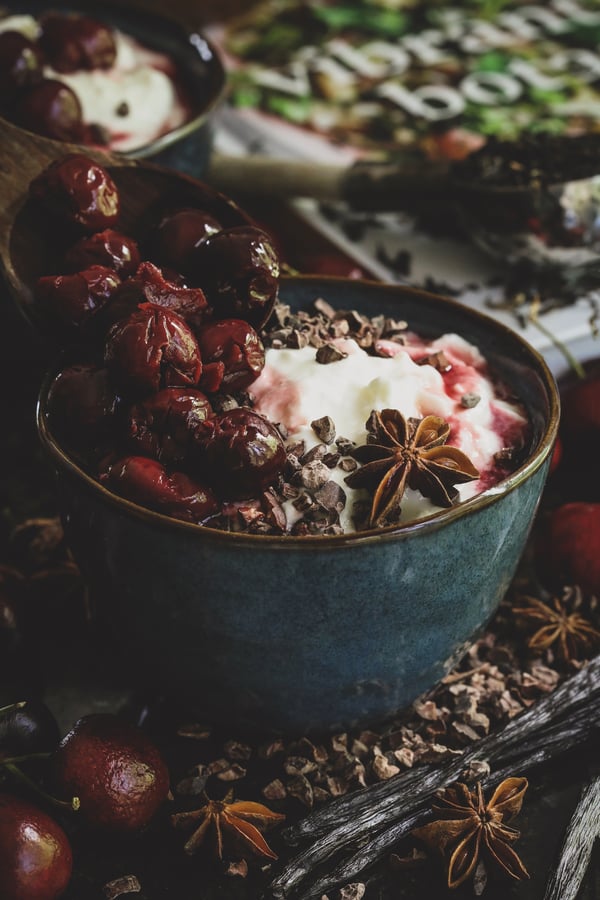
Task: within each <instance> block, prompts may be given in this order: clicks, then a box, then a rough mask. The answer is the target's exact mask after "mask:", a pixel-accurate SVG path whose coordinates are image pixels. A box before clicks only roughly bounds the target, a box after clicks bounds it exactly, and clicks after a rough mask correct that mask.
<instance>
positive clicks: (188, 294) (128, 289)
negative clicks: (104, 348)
mask: <svg viewBox="0 0 600 900" xmlns="http://www.w3.org/2000/svg"><path fill="white" fill-rule="evenodd" d="M140 303H154V304H155V305H156V306H161V307H163V308H164V309H168V310H171V311H172V312H174V313H177V314H178V315H179V316H181V317H182V318H183V319H185V321H186V322H187V323H188V324H189V325H190V326H191V327H192V329H197V328H199V327H200V326H201V325H202V324H203V322H204V321H205V320H206V317H207V302H206V297H205V296H204V293H203V291H202V290H201V289H200V288H197V287H196V288H188V287H184V286H182V285H178V284H175V283H174V282H172V281H168V280H167V279H166V278H165V277H164V275H163V273H162V272H161V270H160V269H159V268H158V267H157V266H155V265H154V264H153V263H151V262H143V263H141V265H140V266H139V267H138V269H137V271H136V273H135V276H134V277H133V278H128V279H127V281H125V282H123V285H122V286H121V287H120V289H119V290H118V291H117V293H116V295H115V297H114V303H113V304H112V305H111V310H110V314H111V316H112V318H113V321H116V320H117V319H119V318H124V317H125V316H126V315H129V314H130V313H131V312H133V310H135V309H136V308H137V307H138V306H139V305H140Z"/></svg>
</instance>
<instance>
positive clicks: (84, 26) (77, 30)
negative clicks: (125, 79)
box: [39, 12, 117, 74]
mask: <svg viewBox="0 0 600 900" xmlns="http://www.w3.org/2000/svg"><path fill="white" fill-rule="evenodd" d="M41 26H42V33H41V35H40V37H39V44H40V47H41V48H42V50H43V52H44V56H45V57H46V61H47V62H48V63H49V65H51V66H52V68H53V69H55V70H56V71H57V72H61V73H63V74H66V73H68V72H76V71H77V70H78V69H109V68H110V67H111V66H112V65H113V63H114V61H115V59H116V55H117V45H116V42H115V36H114V33H113V31H112V30H111V29H110V28H109V26H108V25H106V24H105V23H103V22H98V21H96V19H91V18H90V17H89V16H81V15H76V14H62V13H56V12H52V13H48V14H47V15H45V16H43V18H42V20H41Z"/></svg>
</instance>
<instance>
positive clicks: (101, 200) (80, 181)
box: [29, 153, 119, 231]
mask: <svg viewBox="0 0 600 900" xmlns="http://www.w3.org/2000/svg"><path fill="white" fill-rule="evenodd" d="M29 191H30V194H31V196H32V197H33V198H34V199H35V200H36V201H38V202H40V203H42V204H43V205H44V206H45V207H46V208H47V209H49V210H51V211H52V212H53V213H54V214H55V215H57V216H59V217H60V218H61V219H63V220H65V221H67V222H70V223H75V224H76V225H79V226H80V227H82V228H84V229H85V230H86V231H103V230H104V229H105V228H111V227H112V226H113V225H115V224H116V222H117V219H118V218H119V192H118V190H117V186H116V184H115V183H114V181H113V180H112V178H111V176H110V174H109V173H108V172H107V171H106V169H104V168H103V167H102V166H101V165H99V164H98V163H97V162H94V160H92V159H90V158H89V157H87V156H84V155H83V154H80V153H69V154H67V155H66V156H64V157H63V158H62V159H58V160H56V161H55V162H53V163H51V164H50V165H49V166H48V168H46V169H44V171H43V172H41V173H40V174H39V175H38V176H37V178H34V179H33V181H32V182H31V184H30V186H29Z"/></svg>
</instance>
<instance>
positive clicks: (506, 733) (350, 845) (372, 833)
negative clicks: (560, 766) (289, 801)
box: [269, 657, 600, 898]
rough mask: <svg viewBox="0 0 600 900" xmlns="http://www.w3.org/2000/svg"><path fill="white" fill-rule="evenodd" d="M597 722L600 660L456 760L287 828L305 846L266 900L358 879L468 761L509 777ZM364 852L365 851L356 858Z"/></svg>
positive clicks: (575, 741)
mask: <svg viewBox="0 0 600 900" xmlns="http://www.w3.org/2000/svg"><path fill="white" fill-rule="evenodd" d="M599 721H600V657H598V658H596V659H595V660H593V661H592V662H591V663H590V664H589V665H588V666H587V667H586V668H585V669H582V670H581V671H580V672H579V673H578V674H577V675H575V676H573V677H572V678H570V679H569V680H568V681H566V682H564V684H563V685H561V687H559V688H558V689H557V690H556V691H554V692H553V693H552V694H550V695H549V696H548V697H546V698H544V700H541V701H539V702H538V703H537V704H536V705H535V706H534V707H532V708H531V709H530V710H528V711H527V712H526V713H523V714H522V715H520V716H518V717H516V718H515V719H513V720H512V721H511V722H509V724H508V725H507V726H506V727H505V728H504V729H503V730H502V731H500V732H498V733H496V734H493V735H490V736H489V737H487V738H484V739H483V740H481V741H479V742H478V743H477V744H475V745H474V746H473V747H472V748H471V750H470V751H468V752H467V753H465V754H464V755H463V756H461V757H460V758H455V759H452V760H450V761H449V762H448V763H446V764H445V765H443V766H439V767H436V768H435V769H432V768H430V767H422V768H418V769H414V770H412V771H411V772H408V773H404V774H402V775H399V776H396V777H395V778H392V779H390V780H389V781H386V782H382V783H381V784H379V785H376V786H374V787H369V788H365V789H364V790H362V791H360V792H359V793H356V794H351V795H348V796H345V797H342V798H340V799H339V800H336V801H333V802H332V803H330V804H328V805H327V806H325V807H324V808H323V809H322V810H320V811H318V812H317V813H314V814H313V815H311V816H308V817H307V818H306V819H304V820H303V821H302V822H300V823H299V824H298V825H297V826H294V827H292V828H291V829H288V830H287V832H286V833H285V837H286V840H288V842H289V843H291V844H298V843H300V842H302V843H306V844H307V845H308V846H307V847H306V848H305V849H304V850H302V851H301V852H299V853H298V854H297V855H296V857H295V858H293V859H292V860H290V861H289V862H288V863H287V865H286V866H285V867H284V869H283V870H282V871H281V872H280V873H279V875H277V876H276V877H275V879H274V880H273V881H272V882H271V885H270V886H269V892H270V896H273V897H278V898H286V897H291V896H293V895H298V892H299V891H300V890H302V889H303V886H304V887H306V885H305V884H304V885H303V883H304V882H306V880H307V879H309V878H311V879H312V883H311V887H310V893H308V894H306V895H304V896H306V897H308V896H313V895H314V896H316V894H315V893H314V891H316V890H321V893H323V891H324V890H325V888H324V887H323V885H324V884H325V883H327V886H328V887H329V888H331V887H332V886H334V885H335V884H339V883H340V881H337V880H334V879H337V878H338V877H340V874H341V873H343V877H341V878H340V880H341V881H344V880H346V881H347V880H348V877H347V876H348V875H349V873H350V872H352V873H354V874H356V873H357V872H359V871H362V869H364V868H365V867H366V866H368V865H371V864H372V863H374V862H376V861H377V859H378V858H380V857H381V856H382V855H383V854H384V853H385V852H386V850H387V848H388V847H389V846H390V845H391V844H392V843H393V842H394V841H395V840H398V839H399V837H401V836H402V834H405V833H406V832H407V831H409V830H410V829H411V828H413V827H414V825H415V824H416V822H417V819H419V817H420V816H422V815H423V813H424V811H425V804H427V806H428V805H429V802H430V795H431V794H432V793H433V792H434V791H435V790H437V789H439V788H441V787H443V786H444V785H446V784H448V783H450V782H452V781H455V780H456V779H457V778H459V777H460V775H461V773H462V772H463V770H465V769H466V768H468V765H469V763H470V762H472V761H475V760H482V759H483V760H487V761H488V762H489V763H490V765H491V766H492V768H493V767H494V765H497V766H499V767H501V766H502V767H503V766H506V768H507V770H509V771H512V769H513V767H514V766H520V767H521V768H523V769H524V770H525V769H526V768H527V767H531V766H533V765H538V764H540V763H542V762H547V761H549V760H550V759H552V758H553V757H554V756H556V755H558V754H559V753H561V752H564V751H566V750H568V749H571V748H573V747H574V746H576V745H579V744H581V743H582V742H583V741H585V740H586V739H587V737H589V735H590V733H591V731H592V730H593V729H594V728H595V727H596V726H597V725H598V723H599ZM497 774H499V773H497ZM494 777H495V776H494ZM405 823H408V824H405ZM365 845H366V847H365ZM361 846H362V847H363V849H362V850H361V849H359V850H358V852H356V851H357V848H361ZM341 854H345V860H343V861H342V862H341V863H339V864H338V866H337V868H336V869H333V870H332V871H331V872H330V874H329V875H328V876H326V878H324V879H323V880H322V881H320V882H318V883H317V882H315V881H314V874H315V873H316V871H317V870H318V869H319V868H321V867H322V866H323V865H325V864H326V863H328V862H329V861H331V860H332V858H333V857H339V856H340V855H341ZM348 860H350V861H348ZM313 888H314V890H313Z"/></svg>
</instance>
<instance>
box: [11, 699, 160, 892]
mask: <svg viewBox="0 0 600 900" xmlns="http://www.w3.org/2000/svg"><path fill="white" fill-rule="evenodd" d="M28 764H31V765H33V764H36V765H37V768H36V770H35V776H33V777H32V776H31V775H29V774H25V771H24V769H25V767H27V765H28ZM0 783H1V786H0V896H1V897H2V900H56V898H58V897H61V896H62V895H63V894H64V893H65V891H66V890H67V887H68V885H69V883H70V881H71V875H72V872H73V859H74V856H76V853H74V850H73V841H72V834H73V835H74V834H75V832H79V831H81V829H83V830H84V831H87V832H89V834H90V835H91V836H92V837H93V836H94V835H106V836H111V835H112V836H114V837H115V838H117V839H119V840H122V839H123V838H125V837H127V836H134V835H138V834H140V833H141V832H144V831H145V830H147V829H148V828H149V826H150V825H151V824H152V823H153V822H154V821H155V820H156V818H157V816H158V815H159V814H160V811H161V809H162V808H163V807H164V805H165V803H166V801H167V799H168V796H169V785H170V777H169V770H168V768H167V765H166V763H165V761H164V758H163V756H162V755H161V752H160V750H159V749H158V747H157V746H156V745H155V744H154V742H153V741H152V740H151V739H150V738H149V737H148V736H147V735H146V734H145V733H144V732H143V731H142V729H141V728H138V727H136V726H134V725H131V724H129V723H128V722H127V721H125V720H124V719H122V718H121V717H119V716H117V715H113V714H108V713H105V714H99V713H96V714H91V715H87V716H83V717H82V718H81V719H79V720H78V721H77V722H76V723H75V725H74V726H73V728H72V729H71V730H70V731H69V732H68V734H66V735H65V736H64V737H63V738H62V740H61V739H60V733H59V729H58V725H57V723H56V721H55V719H54V717H53V715H52V713H51V712H50V710H49V709H48V708H47V707H46V706H45V705H44V704H43V703H42V702H41V701H38V700H29V701H24V702H20V703H15V704H13V705H11V706H9V707H5V708H4V709H0Z"/></svg>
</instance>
